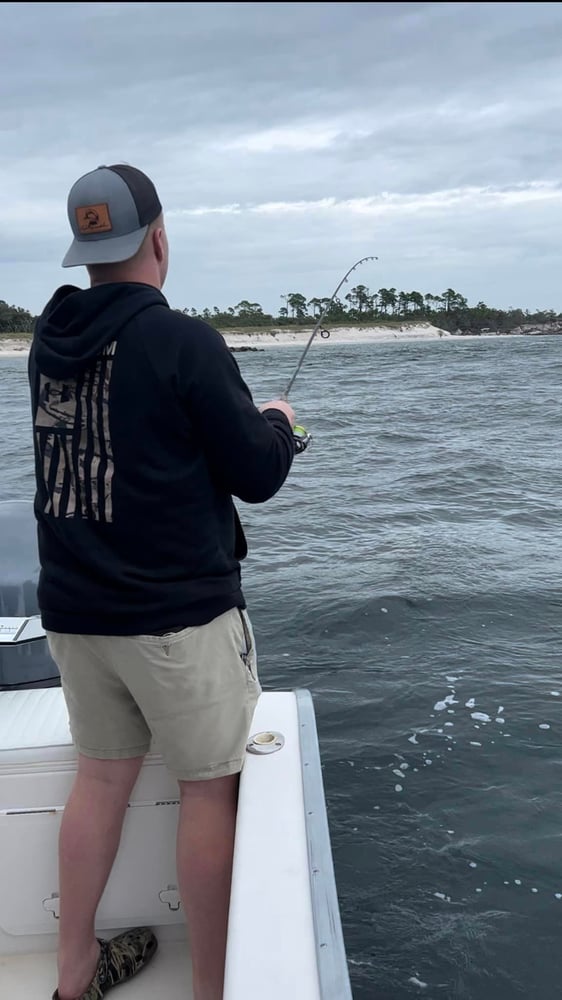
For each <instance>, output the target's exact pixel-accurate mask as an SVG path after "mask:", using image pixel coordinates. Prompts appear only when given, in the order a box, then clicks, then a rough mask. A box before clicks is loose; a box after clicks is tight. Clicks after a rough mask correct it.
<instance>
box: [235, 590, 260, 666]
mask: <svg viewBox="0 0 562 1000" xmlns="http://www.w3.org/2000/svg"><path fill="white" fill-rule="evenodd" d="M236 610H237V612H238V616H239V618H240V623H241V625H242V634H243V640H242V641H243V648H242V649H241V650H240V659H241V660H242V663H243V664H244V666H245V667H246V670H247V671H248V673H249V675H250V677H251V678H252V680H253V681H255V680H256V650H255V643H254V635H253V630H252V626H251V624H250V620H249V618H248V615H247V612H246V611H244V610H243V609H242V608H236Z"/></svg>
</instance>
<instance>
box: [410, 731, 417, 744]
mask: <svg viewBox="0 0 562 1000" xmlns="http://www.w3.org/2000/svg"><path fill="white" fill-rule="evenodd" d="M417 742H418V738H417V736H416V734H415V733H414V735H413V736H408V743H416V744H417Z"/></svg>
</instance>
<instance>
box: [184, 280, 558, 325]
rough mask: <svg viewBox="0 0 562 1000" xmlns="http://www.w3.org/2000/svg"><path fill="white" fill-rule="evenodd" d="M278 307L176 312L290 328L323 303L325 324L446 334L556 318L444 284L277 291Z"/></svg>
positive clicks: (307, 318) (306, 320)
mask: <svg viewBox="0 0 562 1000" xmlns="http://www.w3.org/2000/svg"><path fill="white" fill-rule="evenodd" d="M281 301H282V303H283V305H281V306H280V308H279V311H278V314H277V315H276V316H274V315H273V314H272V313H267V312H264V310H263V309H262V306H261V305H260V303H259V302H250V301H249V300H248V299H242V301H241V302H239V303H238V305H236V306H230V307H229V308H228V309H227V310H221V309H219V308H218V306H213V308H212V309H208V308H207V309H203V310H201V312H198V311H197V309H182V310H180V311H181V312H183V313H184V314H185V315H188V316H193V317H199V318H201V319H204V320H207V321H208V322H211V323H213V324H214V325H215V326H218V327H219V328H222V327H227V328H228V327H240V326H271V325H277V326H296V325H303V324H310V323H311V322H313V321H314V320H316V319H318V317H319V316H321V315H322V312H323V311H324V309H326V307H327V312H326V317H325V321H326V323H327V324H328V323H375V324H376V323H381V324H384V323H385V322H386V323H388V322H389V321H391V320H392V321H403V320H418V321H419V320H426V321H427V322H432V323H434V324H435V325H437V326H439V327H441V328H442V329H444V330H448V331H450V332H451V333H452V332H456V331H460V332H461V333H469V332H482V331H483V330H493V331H498V332H501V333H503V332H508V331H509V330H512V329H514V328H515V327H517V326H521V324H523V323H548V322H552V321H554V320H559V319H562V314H560V315H558V314H557V313H556V312H554V311H553V310H538V311H535V312H530V311H529V310H528V309H527V310H523V309H515V308H510V309H495V308H494V307H493V306H488V305H486V303H485V302H477V303H476V305H475V306H469V305H468V302H467V299H466V298H465V297H464V296H463V295H461V294H460V293H459V292H456V291H455V290H454V288H447V289H446V291H444V292H443V293H442V294H441V295H433V294H432V293H431V292H426V293H425V294H423V293H422V292H404V291H398V290H397V289H396V288H379V289H378V291H375V292H371V291H370V290H369V288H367V286H366V285H356V286H355V288H352V289H351V290H350V291H349V293H348V294H347V295H346V296H344V298H343V299H341V298H335V299H334V300H333V302H330V300H329V299H328V298H312V299H307V298H306V296H305V295H302V294H301V293H300V292H289V293H287V294H286V295H281Z"/></svg>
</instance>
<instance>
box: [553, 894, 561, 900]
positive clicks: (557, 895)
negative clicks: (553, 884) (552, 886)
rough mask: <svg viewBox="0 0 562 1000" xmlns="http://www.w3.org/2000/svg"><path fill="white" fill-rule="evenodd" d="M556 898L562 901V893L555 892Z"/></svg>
mask: <svg viewBox="0 0 562 1000" xmlns="http://www.w3.org/2000/svg"><path fill="white" fill-rule="evenodd" d="M554 898H555V899H562V892H555V893H554Z"/></svg>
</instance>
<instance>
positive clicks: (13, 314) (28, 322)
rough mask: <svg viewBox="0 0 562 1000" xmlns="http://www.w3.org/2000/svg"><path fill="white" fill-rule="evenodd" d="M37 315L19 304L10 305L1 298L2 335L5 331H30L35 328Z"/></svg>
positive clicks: (0, 320)
mask: <svg viewBox="0 0 562 1000" xmlns="http://www.w3.org/2000/svg"><path fill="white" fill-rule="evenodd" d="M34 322H35V317H34V316H32V315H31V313H29V312H28V311H27V309H21V308H20V307H19V306H9V305H8V303H7V302H4V301H3V299H0V335H2V334H3V333H11V334H14V333H29V331H30V330H32V329H33V324H34Z"/></svg>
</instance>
